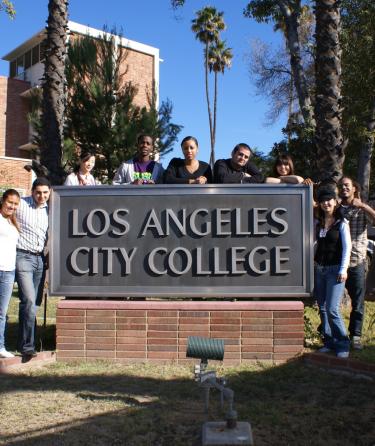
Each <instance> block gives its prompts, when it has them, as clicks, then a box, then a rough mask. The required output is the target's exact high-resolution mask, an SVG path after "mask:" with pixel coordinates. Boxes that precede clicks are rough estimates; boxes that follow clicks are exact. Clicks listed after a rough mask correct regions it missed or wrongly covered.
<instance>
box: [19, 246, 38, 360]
mask: <svg viewBox="0 0 375 446" xmlns="http://www.w3.org/2000/svg"><path fill="white" fill-rule="evenodd" d="M37 267H38V263H37V256H33V255H30V254H26V253H22V252H17V258H16V280H17V283H18V293H19V299H20V304H19V322H18V343H17V344H18V350H19V351H20V352H21V353H25V354H27V353H32V352H34V351H35V345H34V327H35V316H36V305H35V302H36V288H35V279H34V274H35V271H36V270H37Z"/></svg>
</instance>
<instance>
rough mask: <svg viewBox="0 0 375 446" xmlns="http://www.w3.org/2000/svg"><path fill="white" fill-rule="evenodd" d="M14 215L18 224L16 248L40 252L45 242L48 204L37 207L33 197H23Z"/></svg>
mask: <svg viewBox="0 0 375 446" xmlns="http://www.w3.org/2000/svg"><path fill="white" fill-rule="evenodd" d="M16 215H17V221H18V224H19V226H20V238H19V240H18V244H17V248H18V249H25V250H26V251H31V252H34V253H40V252H42V251H43V249H44V247H45V245H46V242H47V231H48V204H47V203H45V204H43V205H42V206H40V207H37V206H36V204H35V201H34V199H33V197H23V198H21V200H20V205H19V207H18V209H17V214H16Z"/></svg>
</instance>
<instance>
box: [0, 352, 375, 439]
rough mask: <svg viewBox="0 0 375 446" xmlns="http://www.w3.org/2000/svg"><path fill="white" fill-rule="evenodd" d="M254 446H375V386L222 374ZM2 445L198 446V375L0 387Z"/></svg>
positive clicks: (262, 371) (103, 377)
mask: <svg viewBox="0 0 375 446" xmlns="http://www.w3.org/2000/svg"><path fill="white" fill-rule="evenodd" d="M218 371H219V376H223V375H225V376H226V377H227V378H228V381H229V386H230V387H231V388H232V389H233V390H234V391H235V409H236V410H237V411H238V417H239V420H240V421H249V422H250V423H251V425H252V429H253V435H254V441H255V444H256V446H271V445H272V446H274V445H281V446H283V445H285V446H287V445H290V446H304V445H311V446H320V445H321V446H330V445H332V446H336V445H337V446H338V445H340V446H354V445H355V446H372V445H373V444H374V439H375V423H374V401H375V386H374V383H373V382H368V381H366V380H356V379H350V378H348V377H345V376H341V375H332V374H330V373H327V372H324V371H321V370H319V369H316V368H308V367H305V366H304V365H303V364H302V363H301V362H300V361H298V360H296V361H293V362H290V363H288V364H284V365H280V366H277V367H270V366H266V365H262V364H258V365H254V366H246V367H245V366H243V367H236V368H226V369H225V368H219V369H218ZM0 392H1V395H0V398H1V404H0V445H7V446H11V445H14V446H16V445H17V446H51V445H53V446H80V445H82V446H83V445H92V446H104V445H105V446H108V445H111V446H112V445H126V446H148V445H149V446H172V445H173V446H190V445H191V446H197V445H198V444H200V443H199V435H200V430H201V426H202V423H203V422H204V421H205V420H221V419H223V415H222V412H221V410H220V406H219V396H218V393H217V392H215V391H212V392H211V402H210V410H209V414H208V416H206V415H205V414H204V411H203V400H202V391H201V389H200V388H198V385H197V384H196V383H195V382H194V380H193V370H192V368H188V367H182V366H176V365H170V366H155V365H150V364H138V365H132V366H125V365H122V364H114V363H105V362H90V363H81V364H78V363H77V364H66V363H56V364H52V365H46V366H44V367H38V368H31V369H28V370H24V371H22V372H21V371H19V372H15V373H13V374H11V375H4V376H2V377H1V378H0Z"/></svg>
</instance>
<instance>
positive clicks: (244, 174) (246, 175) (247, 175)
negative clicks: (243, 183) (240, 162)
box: [243, 172, 251, 178]
mask: <svg viewBox="0 0 375 446" xmlns="http://www.w3.org/2000/svg"><path fill="white" fill-rule="evenodd" d="M243 176H244V177H249V178H250V177H251V175H250V174H249V173H247V172H244V173H243Z"/></svg>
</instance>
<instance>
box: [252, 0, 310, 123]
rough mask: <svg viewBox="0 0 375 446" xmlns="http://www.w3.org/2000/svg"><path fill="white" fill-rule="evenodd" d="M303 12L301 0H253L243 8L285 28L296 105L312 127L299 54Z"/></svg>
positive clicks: (253, 14) (259, 18) (301, 59)
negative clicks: (296, 99)
mask: <svg viewBox="0 0 375 446" xmlns="http://www.w3.org/2000/svg"><path fill="white" fill-rule="evenodd" d="M302 13H303V7H302V5H301V0H252V1H250V2H249V3H248V4H247V6H246V8H245V10H244V15H245V17H250V18H253V19H255V20H256V21H257V22H264V23H268V22H270V21H274V22H275V23H276V25H277V26H278V27H282V29H283V30H284V34H285V39H286V44H287V48H288V52H289V56H290V67H291V71H292V74H293V80H294V86H295V89H296V92H297V97H298V101H299V107H300V110H301V113H302V116H303V119H304V122H305V125H306V127H307V128H310V129H312V130H314V128H315V124H316V123H315V118H314V110H313V106H312V100H311V96H310V92H309V88H308V82H307V79H306V74H305V71H304V67H303V58H302V54H301V42H300V34H299V27H300V20H301V14H302Z"/></svg>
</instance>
